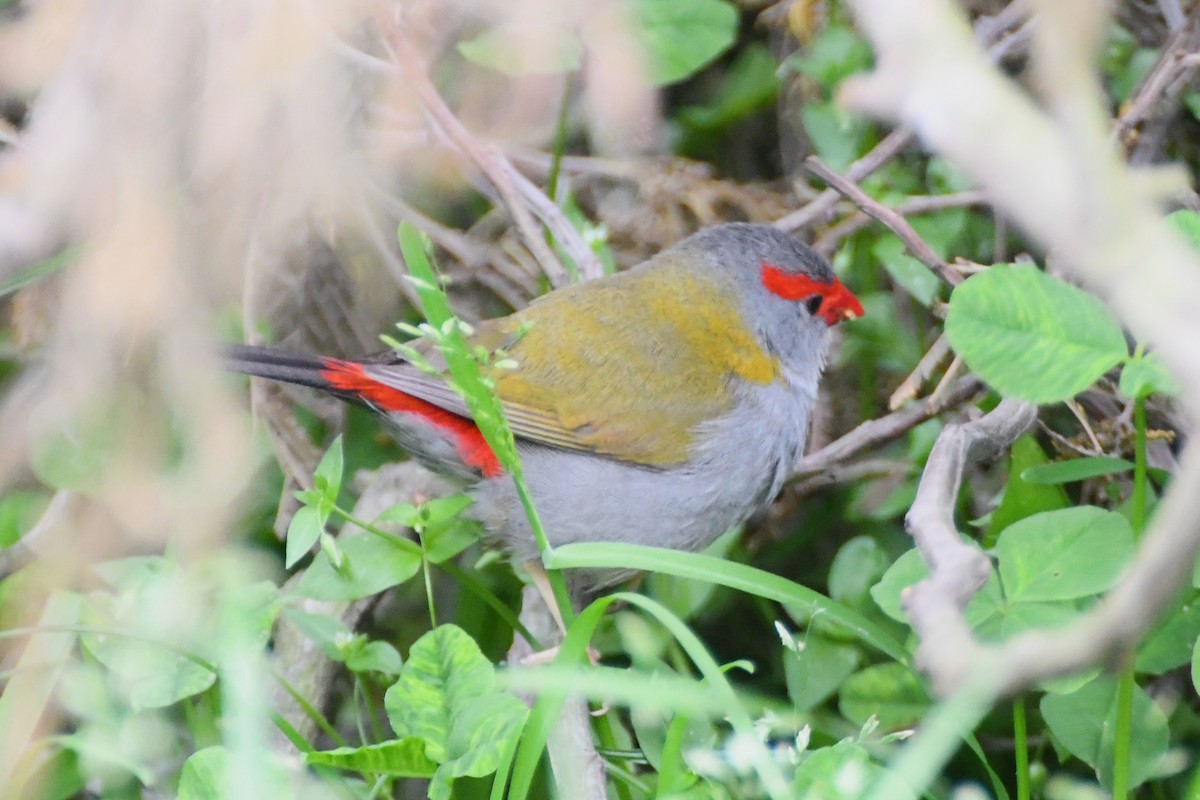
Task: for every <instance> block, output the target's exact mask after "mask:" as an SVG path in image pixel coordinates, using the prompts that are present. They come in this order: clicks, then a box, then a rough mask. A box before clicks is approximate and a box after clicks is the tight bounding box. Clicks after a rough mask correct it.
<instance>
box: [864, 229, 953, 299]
mask: <svg viewBox="0 0 1200 800" xmlns="http://www.w3.org/2000/svg"><path fill="white" fill-rule="evenodd" d="M871 252H872V253H874V254H875V257H876V258H877V259H878V260H879V263H881V264H883V268H884V269H886V270H887V271H888V274H889V275H891V276H892V280H893V281H895V282H896V285H897V286H899V287H900V288H901V289H903V290H904V291H906V292H908V293H909V294H910V295H912V297H913V299H915V300H916V301H917V302H918V303H920V304H921V305H923V306H925V307H926V308H928V307H929V306H931V305H933V301H934V300H936V299H937V297H938V292H940V291H941V288H942V281H941V279H940V278H938V276H937V275H935V274H933V271H932V270H931V269H929V267H927V266H925V265H924V264H922V263H921V262H920V261H918V260H917V259H915V258H913V257H912V256H910V255H909V254H908V253H907V252H906V251H905V249H904V243H903V242H901V241H900V240H899V239H897V238H896V237H895V236H894V235H891V234H888V235H887V236H884V237H882V238H880V239H879V241H877V242H876V243H875V245H874V246H873V247H872V248H871Z"/></svg>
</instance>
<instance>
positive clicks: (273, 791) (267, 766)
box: [178, 746, 296, 800]
mask: <svg viewBox="0 0 1200 800" xmlns="http://www.w3.org/2000/svg"><path fill="white" fill-rule="evenodd" d="M244 762H245V759H235V758H234V757H233V756H232V755H231V754H230V752H229V751H228V750H226V749H225V748H224V747H221V746H216V747H206V748H204V749H203V750H198V751H197V752H195V753H193V754H192V755H191V756H190V757H189V758H188V760H187V761H185V762H183V769H182V770H180V773H179V794H178V800H225V798H227V797H229V796H230V788H231V787H230V785H229V781H236V782H237V785H238V786H239V787H240V788H241V789H242V791H243V793H245V792H247V791H250V792H252V793H254V795H255V796H258V797H295V796H296V794H295V791H294V787H292V786H290V781H289V779H288V774H287V771H286V770H285V769H284V767H283V766H282V765H281V764H280V763H279V762H277V761H276V760H275V759H274V758H267V759H256V760H255V762H254V774H253V775H246V774H242V773H240V772H234V771H233V770H234V768H235V766H244V765H245V764H244Z"/></svg>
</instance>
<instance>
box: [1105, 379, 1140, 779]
mask: <svg viewBox="0 0 1200 800" xmlns="http://www.w3.org/2000/svg"><path fill="white" fill-rule="evenodd" d="M1133 430H1134V446H1133V452H1134V462H1133V463H1134V467H1133V495H1132V496H1131V497H1130V502H1129V518H1130V519H1129V521H1130V524H1131V526H1132V527H1133V534H1134V536H1135V537H1136V536H1140V535H1141V533H1142V531H1143V530H1144V529H1145V527H1146V400H1145V398H1143V397H1139V398H1137V399H1136V400H1134V401H1133ZM1135 677H1136V676H1135V675H1134V668H1133V660H1132V656H1131V658H1130V662H1129V664H1128V666H1126V667H1125V669H1124V670H1122V671H1121V677H1120V678H1119V679H1118V681H1117V719H1116V726H1115V730H1114V732H1113V735H1114V742H1113V800H1125V798H1126V796H1127V795H1128V793H1129V750H1130V745H1131V743H1132V739H1133V689H1134V685H1135Z"/></svg>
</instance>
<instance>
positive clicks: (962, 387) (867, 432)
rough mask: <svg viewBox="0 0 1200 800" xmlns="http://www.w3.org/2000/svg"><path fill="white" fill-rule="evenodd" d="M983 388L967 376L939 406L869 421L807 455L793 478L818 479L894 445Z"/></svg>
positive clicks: (921, 404) (926, 404)
mask: <svg viewBox="0 0 1200 800" xmlns="http://www.w3.org/2000/svg"><path fill="white" fill-rule="evenodd" d="M982 388H983V383H982V382H981V381H980V380H979V379H978V378H976V377H974V376H968V377H966V378H962V379H961V380H959V381H958V382H957V383H955V384H954V385H953V387H952V388H951V389H950V390H949V391H947V392H946V393H945V395H943V396H942V397H940V398H939V399H938V400H937V401H936V402H929V401H928V400H921V401H918V402H916V403H914V404H913V405H911V406H908V407H907V408H903V409H901V410H899V411H896V412H893V413H891V414H888V415H887V416H883V417H879V418H878V419H872V420H867V421H866V422H864V423H862V424H861V425H859V426H858V427H857V428H855V429H854V430H852V431H850V432H849V433H847V434H846V435H845V436H843V437H841V438H840V439H837V440H836V441H833V442H830V443H829V444H827V445H825V446H824V447H822V448H821V449H820V450H817V451H816V452H815V453H809V454H808V455H806V456H805V457H804V458H803V459H801V461H800V464H799V465H798V466H797V467H796V470H795V473H794V476H793V477H794V478H796V479H800V478H807V477H809V476H812V475H816V474H818V473H821V472H824V471H826V470H828V469H830V468H831V467H833V466H834V465H836V464H840V463H842V462H844V461H846V460H847V459H850V458H852V457H854V456H856V455H858V454H859V453H861V452H863V451H865V450H869V449H871V448H873V447H879V446H880V445H883V444H887V443H888V442H891V441H894V440H895V439H896V438H898V437H899V436H902V435H904V434H905V433H907V432H908V431H910V430H912V429H913V428H915V427H916V426H918V425H920V424H921V423H922V422H924V421H925V420H927V419H930V418H932V417H935V416H937V415H938V414H940V413H941V412H943V411H945V410H946V409H948V408H953V407H954V406H957V405H959V404H960V403H965V402H966V401H967V400H969V399H970V398H972V397H974V396H975V395H976V394H977V393H978V392H979V391H980V389H982Z"/></svg>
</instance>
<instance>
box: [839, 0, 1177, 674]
mask: <svg viewBox="0 0 1200 800" xmlns="http://www.w3.org/2000/svg"><path fill="white" fill-rule="evenodd" d="M854 6H855V9H856V12H857V14H858V18H859V21H860V23H861V24H862V25H863V28H864V30H865V31H866V32H867V34H868V35H869V36H870V37H871V39H872V40H873V41H874V42H875V45H876V52H877V64H878V69H877V71H876V72H875V73H874V74H872V75H871V76H869V77H865V78H859V79H855V80H852V81H848V82H847V83H845V84H843V91H842V97H843V100H845V101H847V102H849V103H850V104H852V105H853V106H855V107H857V108H859V109H862V110H868V111H871V112H873V113H876V114H879V115H884V116H888V117H893V118H897V119H900V120H902V121H903V122H905V123H906V124H909V125H912V126H913V127H914V128H915V129H916V130H917V131H918V133H919V135H921V137H922V138H923V140H924V141H925V142H926V143H927V145H929V146H930V147H932V148H934V149H936V150H937V151H939V152H940V153H942V154H943V155H945V156H947V157H948V158H951V159H953V160H954V161H955V162H956V163H957V164H958V165H959V166H960V167H961V168H963V169H965V170H966V171H967V172H968V174H970V175H971V176H972V177H973V178H974V179H975V180H976V181H977V183H978V184H979V185H980V186H981V188H983V189H984V190H986V191H987V192H988V193H989V196H990V197H992V198H993V200H994V201H995V202H996V204H997V206H999V207H1000V208H1001V209H1002V210H1003V211H1004V212H1005V213H1006V214H1008V215H1009V216H1010V218H1011V219H1012V220H1013V221H1014V222H1016V223H1017V224H1019V225H1021V226H1022V227H1023V228H1024V229H1025V231H1026V232H1027V233H1029V234H1030V235H1032V236H1034V237H1036V238H1037V239H1039V240H1041V242H1042V244H1043V245H1044V246H1046V247H1047V248H1048V249H1050V250H1052V251H1053V252H1054V253H1055V254H1056V255H1057V256H1058V257H1059V258H1060V259H1061V261H1062V262H1063V263H1064V264H1065V265H1066V266H1067V267H1068V268H1069V269H1071V271H1072V272H1073V273H1074V274H1075V275H1077V276H1078V277H1079V278H1081V279H1082V280H1083V281H1085V282H1086V283H1088V284H1089V285H1090V286H1092V287H1094V288H1096V289H1097V290H1099V291H1100V292H1101V294H1102V295H1103V296H1104V297H1106V298H1107V299H1108V301H1109V302H1110V304H1111V305H1112V306H1113V308H1114V310H1115V311H1116V312H1117V313H1118V314H1119V315H1120V316H1121V318H1122V319H1123V320H1124V321H1125V322H1126V323H1127V324H1128V325H1129V326H1130V327H1131V328H1132V329H1133V330H1134V331H1136V333H1137V334H1138V335H1139V337H1140V338H1142V339H1143V340H1145V341H1149V342H1152V343H1154V344H1155V345H1156V347H1157V352H1158V353H1159V355H1160V356H1161V357H1162V358H1163V359H1164V360H1165V361H1166V362H1167V363H1168V364H1169V366H1170V367H1171V369H1172V370H1173V371H1174V372H1175V374H1176V375H1177V377H1178V378H1179V380H1180V383H1181V385H1182V387H1183V388H1182V392H1181V397H1182V401H1181V402H1182V403H1183V404H1185V405H1186V406H1187V407H1188V408H1189V409H1190V410H1191V411H1192V414H1193V416H1194V415H1195V412H1196V411H1197V410H1200V405H1198V403H1200V358H1197V356H1196V353H1195V348H1194V347H1193V346H1192V343H1194V342H1195V341H1197V340H1198V339H1200V318H1197V316H1196V314H1195V309H1196V308H1197V307H1198V306H1200V279H1198V278H1197V276H1198V275H1200V262H1198V260H1197V258H1196V257H1195V256H1194V255H1193V254H1192V253H1191V252H1190V251H1189V249H1188V248H1187V247H1186V246H1185V245H1184V244H1183V243H1182V242H1181V241H1179V240H1178V239H1177V238H1176V237H1175V236H1174V235H1173V234H1171V233H1170V232H1169V231H1168V230H1167V229H1166V228H1165V226H1164V225H1163V224H1162V221H1161V218H1160V217H1161V214H1160V212H1159V210H1158V209H1157V207H1156V205H1155V202H1154V200H1155V198H1154V197H1153V196H1152V195H1151V194H1150V193H1149V192H1148V191H1147V187H1146V185H1145V182H1144V181H1143V180H1142V179H1141V178H1140V177H1139V176H1137V175H1135V174H1134V173H1133V171H1132V170H1130V169H1129V168H1128V167H1127V165H1125V164H1123V163H1121V162H1120V161H1119V159H1118V158H1117V157H1116V155H1115V154H1114V153H1113V152H1112V148H1111V146H1110V143H1109V141H1108V124H1107V121H1106V120H1105V118H1104V115H1103V109H1102V107H1101V105H1100V102H1099V101H1100V98H1101V97H1102V94H1101V92H1100V91H1099V88H1098V86H1097V85H1096V82H1095V77H1094V72H1093V69H1092V63H1091V62H1092V59H1093V57H1094V48H1095V47H1096V46H1097V42H1098V41H1099V39H1098V36H1099V33H1100V32H1101V31H1102V30H1103V24H1104V20H1103V16H1102V13H1103V12H1102V9H1101V7H1100V6H1099V5H1092V4H1078V3H1071V4H1063V3H1058V2H1053V1H1052V0H1041V2H1038V3H1037V4H1036V6H1037V8H1038V10H1039V16H1038V24H1037V26H1036V27H1035V28H1034V36H1035V37H1036V38H1035V42H1034V53H1035V56H1036V59H1035V63H1034V68H1035V69H1036V70H1037V75H1038V77H1039V83H1038V85H1039V88H1040V89H1041V91H1042V93H1043V99H1042V100H1041V102H1035V101H1034V100H1033V99H1032V98H1030V97H1029V96H1028V95H1027V94H1026V93H1025V92H1024V91H1023V90H1022V89H1021V88H1020V87H1018V86H1017V85H1015V84H1014V83H1013V82H1012V81H1011V80H1009V79H1008V78H1006V77H1005V76H1003V75H1001V74H1000V73H999V72H998V71H996V70H995V69H994V68H993V67H992V65H991V64H990V63H989V61H988V58H987V57H986V55H985V54H984V53H983V52H982V51H981V50H980V48H979V47H978V46H977V45H976V44H975V42H974V41H972V38H971V36H970V33H969V29H968V27H967V25H966V22H965V20H964V19H963V18H962V14H961V11H960V10H959V9H958V7H957V6H956V4H954V3H952V2H949V0H926V2H922V3H909V4H903V6H901V4H897V3H894V2H891V0H855V3H854ZM1033 418H1034V410H1033V408H1032V407H1031V406H1028V405H1026V404H1023V403H1018V402H1015V401H1006V402H1005V403H1004V404H1002V405H1001V406H1000V408H998V409H997V410H996V411H995V412H993V413H992V414H991V415H989V416H988V417H985V418H984V420H982V421H980V423H977V424H976V427H974V428H967V429H966V430H964V429H963V428H958V429H947V431H946V432H944V434H943V436H944V437H945V439H946V442H947V443H946V444H945V445H944V446H941V447H940V448H935V453H934V455H932V456H931V457H930V460H929V465H928V466H927V469H926V474H925V476H924V477H923V479H922V482H921V491H920V494H919V495H918V500H917V503H916V504H914V508H913V511H912V512H911V513H910V518H909V524H910V530H911V531H912V532H913V534H914V537H915V538H916V539H917V541H918V545H919V546H920V548H921V552H922V554H923V555H924V556H925V557H926V559H927V560H928V561H929V563H930V565H931V567H932V570H933V576H932V577H931V579H930V580H929V581H926V582H923V583H921V584H918V585H917V586H916V587H913V588H912V589H911V590H910V592H909V593H908V595H907V597H906V601H905V602H906V608H907V610H908V613H909V615H910V618H911V619H912V622H913V626H914V628H915V629H916V630H917V632H918V634H919V636H920V639H921V644H920V649H919V651H918V655H919V661H920V664H921V666H922V668H924V669H926V670H927V671H929V673H930V675H931V677H932V679H933V681H934V686H935V687H936V688H937V689H938V690H939V691H941V692H946V691H949V690H952V689H954V688H956V687H958V686H960V685H962V683H963V681H964V679H965V677H966V676H967V675H969V674H972V673H977V674H978V673H982V672H987V673H990V674H993V675H994V678H995V681H994V682H993V683H992V685H994V686H996V687H998V689H997V690H998V691H1012V690H1015V689H1018V688H1020V687H1023V686H1028V685H1030V684H1031V683H1033V682H1036V681H1038V680H1041V679H1044V678H1047V677H1051V676H1055V675H1062V674H1065V673H1067V672H1071V671H1074V670H1078V669H1081V668H1085V667H1087V666H1090V665H1093V664H1095V663H1097V662H1098V661H1100V660H1102V659H1105V658H1110V657H1112V656H1113V655H1114V654H1116V653H1119V652H1122V651H1124V650H1125V649H1126V648H1128V647H1129V646H1131V645H1132V644H1133V643H1135V642H1136V641H1137V639H1138V638H1139V636H1141V635H1142V634H1143V633H1144V632H1145V631H1146V630H1147V628H1148V627H1149V626H1150V625H1151V624H1152V623H1153V622H1154V620H1155V619H1157V617H1158V615H1159V614H1160V613H1161V612H1162V611H1163V609H1164V608H1165V607H1166V606H1167V604H1168V603H1169V602H1171V600H1172V599H1173V598H1174V596H1175V594H1176V592H1177V591H1178V589H1179V588H1180V587H1181V586H1182V585H1183V583H1184V582H1185V581H1186V580H1187V578H1188V577H1189V576H1190V574H1191V569H1192V564H1193V563H1194V559H1195V557H1196V553H1197V550H1198V549H1200V525H1197V522H1196V520H1197V519H1200V454H1197V453H1195V452H1192V451H1193V450H1194V449H1195V448H1194V447H1193V448H1189V449H1188V450H1187V451H1186V452H1185V454H1184V458H1183V459H1182V464H1183V467H1182V468H1181V471H1180V472H1179V473H1178V474H1177V475H1176V478H1175V480H1174V481H1173V482H1172V484H1171V486H1170V488H1169V489H1168V490H1167V493H1166V495H1165V496H1164V498H1163V500H1162V501H1161V502H1160V504H1159V506H1158V510H1157V515H1156V517H1155V520H1154V523H1153V527H1152V529H1151V531H1150V532H1149V534H1148V535H1147V536H1146V537H1145V539H1143V542H1142V545H1141V547H1140V548H1139V550H1138V553H1137V555H1136V556H1135V558H1134V562H1133V564H1132V566H1131V567H1130V568H1129V570H1128V572H1127V573H1126V575H1125V576H1124V577H1123V578H1122V580H1121V581H1120V583H1119V584H1118V585H1117V586H1116V587H1115V588H1114V589H1113V590H1112V591H1111V592H1110V593H1109V594H1108V595H1107V596H1106V597H1105V598H1104V600H1103V601H1102V602H1101V603H1100V604H1099V605H1098V606H1097V607H1096V608H1095V609H1093V610H1092V611H1091V612H1089V613H1087V614H1085V615H1083V617H1081V618H1080V619H1079V620H1077V621H1076V622H1075V623H1073V624H1071V625H1069V626H1067V627H1065V628H1061V629H1058V630H1054V631H1037V632H1030V633H1025V634H1020V635H1018V636H1015V637H1013V638H1012V639H1010V640H1008V641H1007V642H1005V643H1003V644H1000V645H997V646H992V647H985V646H984V645H982V644H980V643H979V642H978V641H976V640H975V639H974V637H973V635H972V633H971V631H970V630H969V628H968V626H967V624H966V621H965V619H964V617H963V615H962V613H961V608H962V607H963V605H964V604H965V603H966V601H967V599H969V597H970V595H971V593H972V591H973V590H974V588H973V587H977V586H978V583H979V580H980V577H979V576H980V572H981V566H982V565H983V564H984V562H983V561H982V559H983V556H982V554H981V553H978V552H977V551H973V549H972V548H970V547H968V546H964V545H962V544H961V543H960V542H959V541H958V536H957V531H956V530H955V529H954V526H953V522H952V518H951V517H950V514H951V508H952V505H953V497H954V495H955V494H956V492H957V489H956V488H955V487H957V485H958V483H959V481H960V480H961V475H962V469H963V466H964V465H965V463H966V461H967V460H968V459H970V458H979V457H985V456H986V455H989V454H992V455H994V454H995V453H996V448H997V447H1003V446H1005V445H1004V443H1005V442H1006V441H1011V439H1012V438H1014V437H1015V436H1017V435H1019V433H1020V432H1021V431H1024V430H1026V429H1027V428H1028V426H1029V424H1031V423H1032V421H1033ZM941 441H942V440H941V439H939V445H941Z"/></svg>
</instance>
